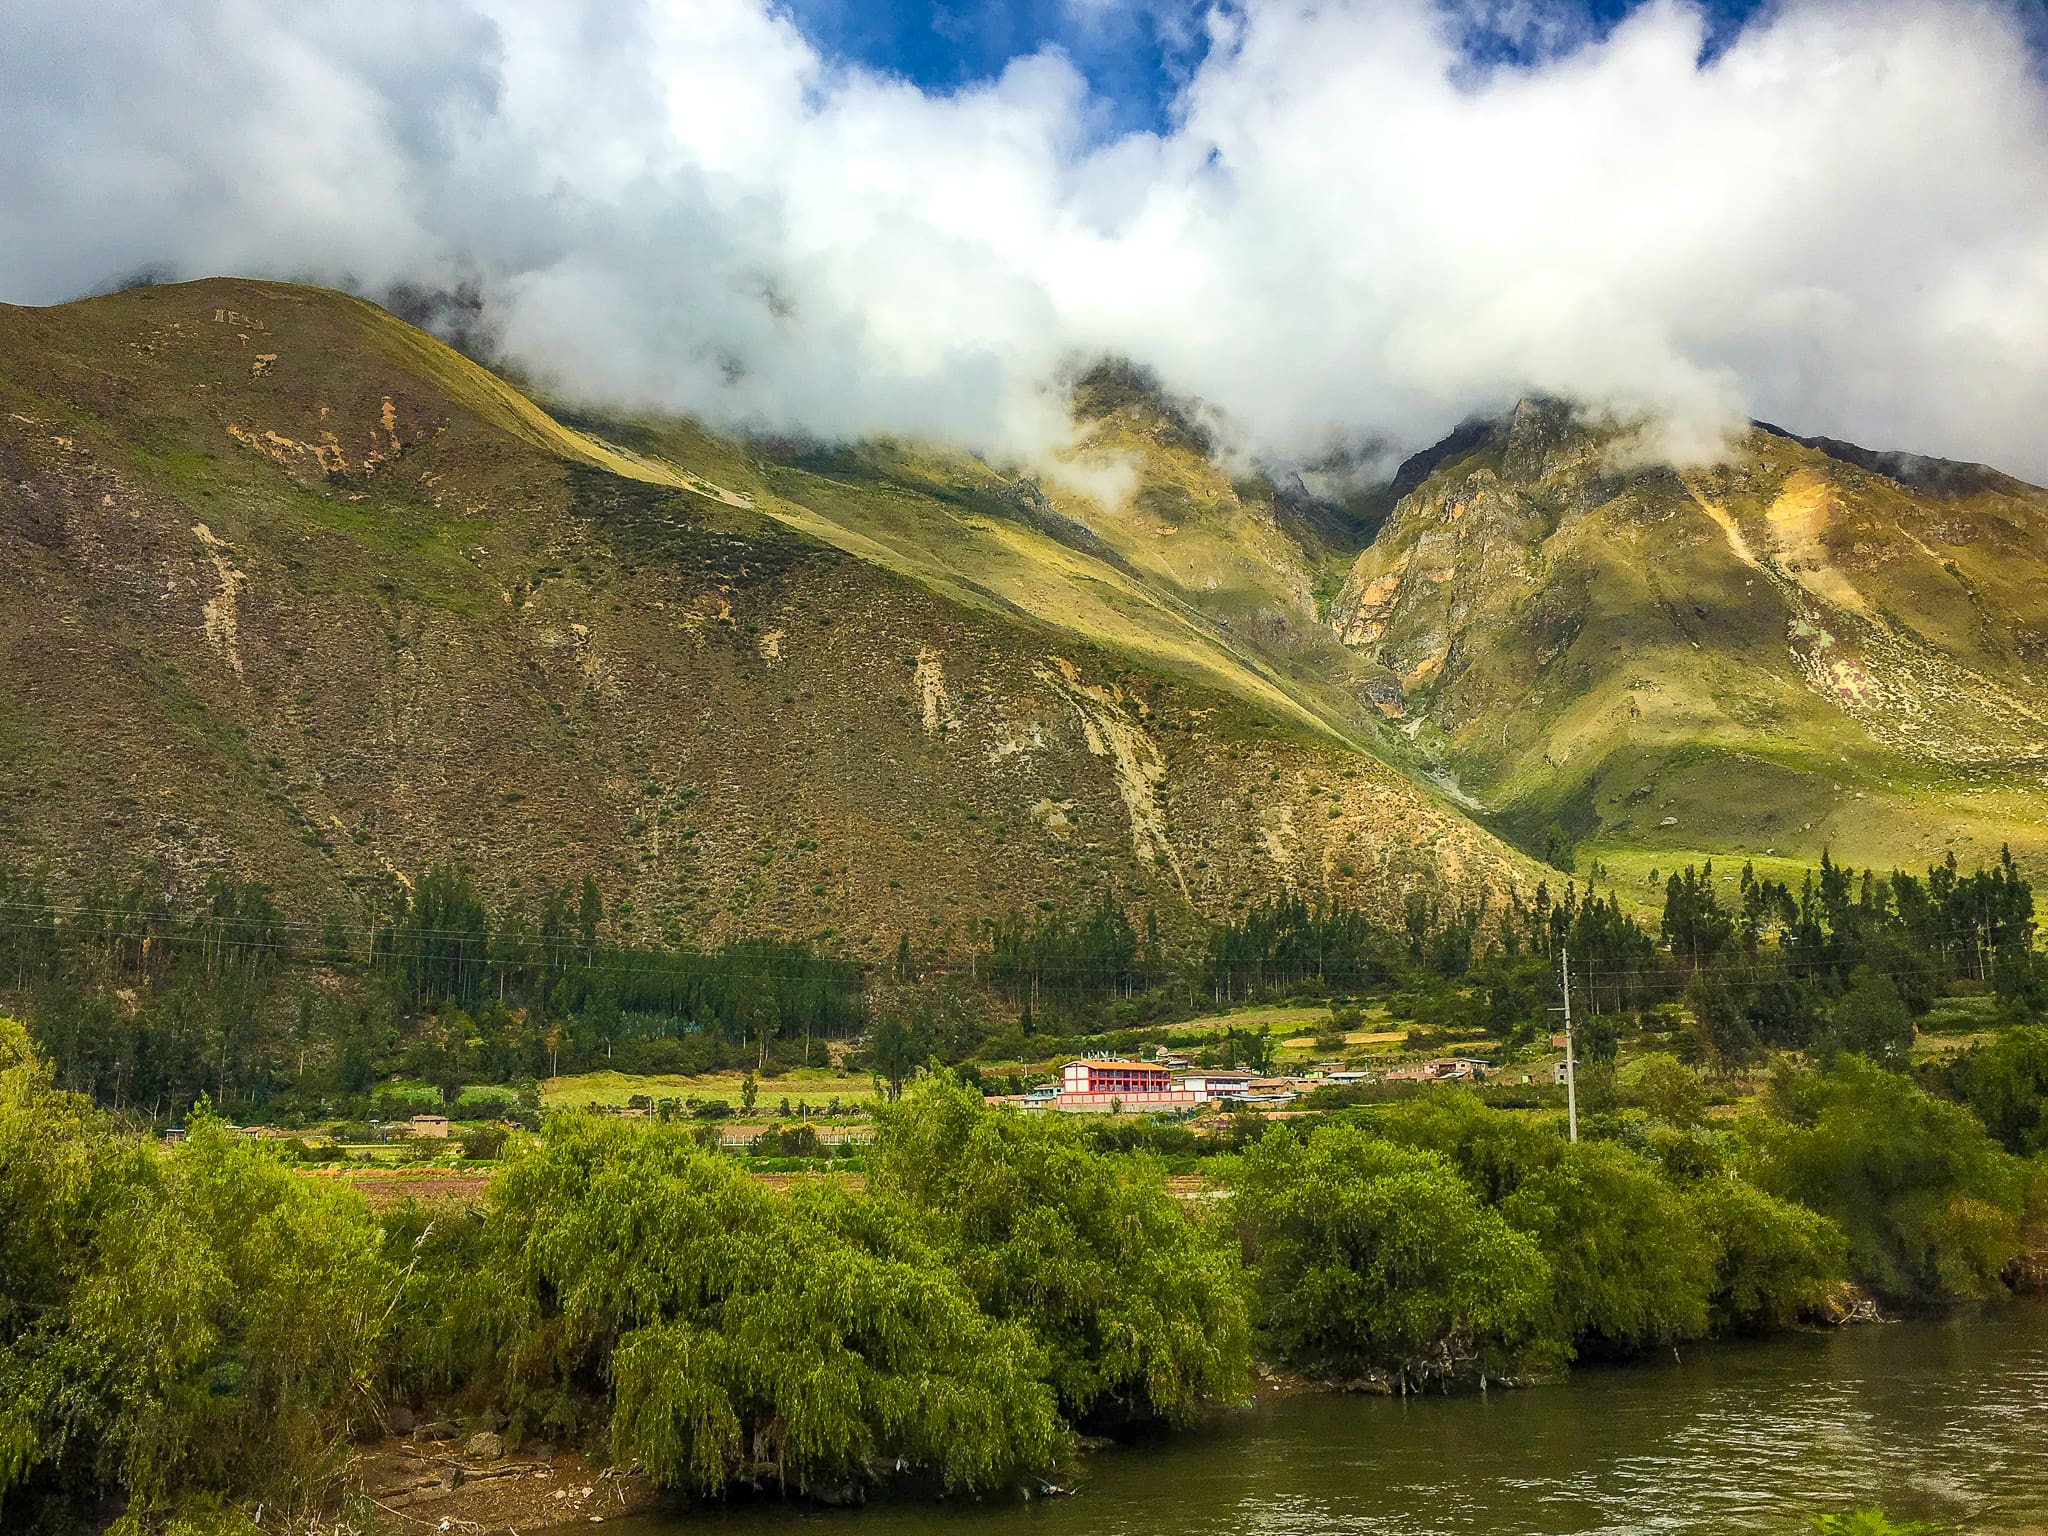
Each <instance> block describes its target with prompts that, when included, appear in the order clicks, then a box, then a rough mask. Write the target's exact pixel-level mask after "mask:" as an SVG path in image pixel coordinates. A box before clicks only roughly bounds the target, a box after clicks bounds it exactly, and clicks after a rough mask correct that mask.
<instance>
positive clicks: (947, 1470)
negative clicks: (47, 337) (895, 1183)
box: [440, 1115, 1068, 1492]
mask: <svg viewBox="0 0 2048 1536" xmlns="http://www.w3.org/2000/svg"><path fill="white" fill-rule="evenodd" d="M921 1227H922V1224H921V1223H920V1221H919V1220H918V1218H917V1217H916V1216H915V1214H914V1213H912V1212H910V1211H909V1210H907V1209H906V1208H904V1207H903V1206H902V1205H900V1204H898V1203H896V1202H893V1201H889V1200H886V1199H883V1198H879V1197H876V1196H873V1195H868V1194H854V1193H849V1192H847V1191H845V1190H843V1189H839V1188H836V1187H830V1186H826V1185H823V1184H817V1185H808V1186H803V1187H799V1188H798V1189H796V1190H794V1191H792V1192H791V1193H789V1194H788V1195H786V1196H784V1195H777V1194H774V1193H772V1192H770V1191H768V1190H766V1189H765V1188H763V1187H762V1186H761V1185H759V1184H758V1183H756V1182H755V1181H753V1180H751V1179H749V1178H747V1177H746V1176H745V1175H744V1174H743V1173H741V1172H740V1171H739V1170H737V1169H736V1168H735V1167H733V1165H732V1164H731V1163H730V1162H728V1161H726V1160H725V1159H722V1158H720V1157H718V1156H717V1155H716V1154H713V1153H709V1152H706V1151H705V1150H704V1149H702V1148H701V1147H699V1146H698V1145H697V1144H696V1142H695V1140H694V1139H693V1138H692V1137H691V1135H690V1133H689V1131H688V1130H687V1129H686V1128H683V1127H672V1126H666V1125H661V1124H644V1123H643V1124H630V1123H620V1122H616V1121H606V1120H601V1119H598V1118H596V1117H591V1116H573V1115H571V1116H556V1117H553V1118H551V1119H550V1120H549V1121H548V1125H547V1131H546V1134H545V1136H544V1138H543V1140H542V1141H541V1143H540V1144H539V1145H538V1146H537V1147H535V1148H533V1149H531V1150H530V1151H528V1152H526V1153H524V1154H522V1155H520V1156H518V1157H516V1158H515V1159H514V1160H513V1161H512V1162H510V1163H509V1164H508V1165H507V1166H506V1168H505V1169H504V1171H503V1172H502V1173H501V1174H500V1175H499V1177H498V1178H497V1179H496V1180H494V1181H493V1183H492V1185H491V1189H490V1193H489V1196H488V1200H487V1204H486V1208H485V1211H484V1214H483V1216H482V1218H481V1221H480V1223H479V1226H478V1229H477V1234H476V1236H475V1237H474V1239H473V1240H472V1241H470V1242H468V1243H466V1244H463V1245H460V1247H459V1249H458V1251H457V1260H458V1262H456V1263H453V1264H450V1265H449V1266H447V1269H446V1272H445V1273H444V1274H443V1276H442V1278H441V1280H440V1284H441V1287H442V1294H441V1297H440V1306H441V1308H442V1315H443V1317H444V1319H452V1320H454V1321H453V1322H452V1323H451V1324H450V1325H449V1326H450V1334H451V1337H452V1338H453V1340H454V1357H453V1358H451V1360H450V1361H449V1363H448V1367H447V1374H448V1375H449V1376H450V1377H451V1378H456V1379H460V1378H462V1377H465V1376H467V1377H470V1378H471V1379H472V1380H481V1381H483V1382H485V1383H486V1384H488V1385H491V1386H494V1387H495V1388H496V1390H497V1391H498V1393H499V1395H500V1396H501V1397H502V1398H503V1399H504V1401H505V1403H506V1406H507V1408H508V1410H509V1411H510V1412H511V1414H512V1417H513V1422H514V1427H515V1429H519V1430H525V1429H531V1428H534V1427H538V1426H541V1425H546V1426H549V1427H575V1421H576V1420H577V1419H578V1418H579V1416H580V1417H581V1418H584V1419H587V1420H591V1421H595V1420H597V1419H600V1418H602V1417H603V1416H604V1414H605V1413H606V1412H607V1411H609V1415H610V1430H611V1438H612V1445H613V1450H614V1453H615V1454H616V1455H618V1456H620V1457H626V1456H631V1457H635V1458H637V1459H638V1460H639V1461H640V1463H641V1465H642V1466H643V1467H645V1468H646V1470H647V1472H648V1473H649V1475H650V1476H651V1477H653V1478H654V1479H655V1481H656V1482H658V1483H660V1484H662V1485H664V1486H667V1487H671V1488H677V1489H683V1490H688V1491H693V1492H714V1491H716V1490H718V1489H720V1488H723V1487H725V1486H726V1485H727V1484H729V1483H732V1482H736V1481H737V1482H747V1483H755V1484H772V1485H776V1486H780V1487H784V1488H788V1489H791V1490H794V1491H805V1490H810V1491H816V1490H819V1489H823V1488H835V1487H841V1486H844V1485H846V1484H849V1483H851V1484H862V1483H867V1482H871V1481H875V1480H878V1479H879V1478H881V1477H883V1476H885V1475H892V1474H893V1473H894V1472H895V1471H896V1470H897V1469H901V1470H903V1471H906V1472H909V1473H913V1474H916V1475H919V1476H922V1477H925V1478H928V1479H930V1480H932V1481H935V1482H937V1483H939V1484H942V1485H944V1486H946V1487H949V1488H963V1489H979V1488H988V1487H992V1486H996V1485H999V1484H1001V1483H1003V1482H1005V1481H1007V1480H1009V1479H1012V1478H1014V1477H1016V1476H1018V1475H1019V1474H1021V1473H1027V1472H1031V1471H1035V1470H1042V1469H1046V1468H1049V1467H1050V1466H1051V1465H1052V1464H1053V1463H1055V1462H1056V1461H1057V1460H1058V1459H1059V1457H1060V1456H1061V1455H1062V1454H1064V1453H1065V1451H1066V1449H1067V1446H1068V1437H1067V1434H1066V1430H1065V1427H1064V1426H1063V1425H1062V1424H1061V1422H1060V1420H1059V1416H1058V1413H1057V1411H1056V1405H1055V1402H1054V1397H1053V1393H1052V1391H1051V1390H1050V1389H1049V1388H1048V1387H1047V1385H1046V1384H1045V1382H1044V1380H1043V1379H1042V1377H1043V1372H1044V1369H1045V1359H1044V1354H1043V1352H1042V1351H1041V1350H1040V1349H1038V1348H1037V1347H1036V1346H1035V1345H1034V1343H1033V1342H1032V1340H1031V1339H1030V1337H1029V1336H1028V1335H1027V1334H1026V1333H1025V1331H1024V1330H1023V1329H1022V1328H1020V1327H1018V1326H1017V1325H1015V1324H1012V1323H1005V1322H1001V1321H997V1320H995V1319H992V1318H990V1317H988V1316H986V1315H984V1314H983V1313H982V1311H981V1310H980V1309H979V1308H978V1307H977V1306H976V1304H975V1301H974V1298H973V1297H972V1296H971V1295H970V1294H969V1293H968V1292H967V1290H966V1289H965V1288H964V1287H963V1286H962V1285H961V1283H960V1281H959V1280H958V1278H957V1277H956V1276H955V1275H954V1274H953V1272H952V1270H951V1269H950V1268H949V1266H948V1265H947V1263H946V1262H945V1259H944V1257H943V1256H942V1255H941V1254H939V1253H938V1252H936V1251H935V1250H934V1249H933V1248H932V1246H931V1245H930V1243H929V1242H928V1241H927V1239H926V1237H925V1236H924V1233H923V1231H922V1229H921ZM464 1320H466V1322H465V1321H464ZM465 1328H466V1330H467V1336H466V1337H464V1332H465Z"/></svg>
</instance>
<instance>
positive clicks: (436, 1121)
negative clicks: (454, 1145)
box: [406, 1115, 448, 1141]
mask: <svg viewBox="0 0 2048 1536" xmlns="http://www.w3.org/2000/svg"><path fill="white" fill-rule="evenodd" d="M406 1131H407V1132H408V1134H410V1135H413V1136H418V1137H421V1138H423V1139H428V1140H434V1141H446V1140H447V1139H448V1117H447V1116H446V1115H414V1116H413V1117H412V1119H410V1120H408V1121H407V1122H406Z"/></svg>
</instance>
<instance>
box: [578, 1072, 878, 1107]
mask: <svg viewBox="0 0 2048 1536" xmlns="http://www.w3.org/2000/svg"><path fill="white" fill-rule="evenodd" d="M745 1079H746V1074H745V1073H743V1072H707V1073H705V1074H704V1075H702V1076H701V1077H683V1076H679V1075H676V1074H672V1073H671V1074H658V1075H651V1076H647V1077H636V1076H633V1075H632V1074H630V1073H626V1072H585V1073H581V1074H579V1075H577V1076H575V1077H551V1078H549V1079H547V1081H545V1082H543V1083H542V1084H541V1085H540V1100H541V1106H542V1108H544V1109H585V1108H589V1107H591V1106H601V1107H605V1108H610V1109H623V1108H625V1107H626V1103H627V1101H628V1100H629V1099H631V1098H633V1097H634V1096H635V1095H645V1096H646V1097H648V1098H651V1099H654V1100H656V1101H657V1102H658V1101H660V1100H662V1099H697V1100H699V1101H700V1102H701V1101H706V1100H709V1101H715V1102H721V1103H726V1104H731V1105H733V1106H734V1107H735V1108H737V1107H738V1105H739V1103H740V1099H741V1091H742V1089H741V1085H742V1084H743V1083H744V1081H745ZM755 1081H756V1083H757V1084H758V1086H759V1089H760V1095H759V1098H758V1099H757V1100H756V1112H757V1113H759V1112H763V1111H773V1110H774V1109H775V1108H776V1107H777V1106H778V1105H780V1104H781V1102H782V1101H783V1100H784V1099H788V1100H789V1102H790V1104H791V1106H792V1107H794V1106H795V1105H796V1104H798V1103H799V1102H801V1103H806V1104H809V1105H810V1106H811V1108H813V1109H823V1108H824V1107H825V1106H826V1105H827V1104H829V1103H830V1102H831V1101H832V1100H833V1099H837V1100H838V1101H839V1102H840V1105H841V1106H842V1107H855V1106H857V1107H860V1108H866V1107H867V1106H868V1105H870V1104H872V1103H873V1102H874V1100H875V1085H874V1079H872V1078H870V1077H868V1076H867V1075H866V1074H864V1073H863V1074H860V1075H855V1074H853V1073H851V1072H832V1071H828V1070H826V1069H825V1068H822V1067H806V1068H799V1069H798V1070H796V1071H793V1072H785V1073H783V1074H782V1075H781V1076H779V1077H760V1078H757V1079H756V1080H755Z"/></svg>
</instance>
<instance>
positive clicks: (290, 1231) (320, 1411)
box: [0, 1018, 399, 1529]
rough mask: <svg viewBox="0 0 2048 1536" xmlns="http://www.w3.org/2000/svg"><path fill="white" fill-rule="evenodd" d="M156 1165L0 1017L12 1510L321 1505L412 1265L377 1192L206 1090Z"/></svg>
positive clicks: (1, 1417) (1, 1240)
mask: <svg viewBox="0 0 2048 1536" xmlns="http://www.w3.org/2000/svg"><path fill="white" fill-rule="evenodd" d="M187 1123H188V1128H189V1132H190V1135H189V1139H188V1140H187V1141H186V1143H185V1144H184V1145H183V1146H181V1147H179V1148H178V1149H177V1150H175V1151H174V1152H172V1153H170V1154H168V1155H166V1156H162V1157H159V1156H157V1155H155V1154H154V1153H153V1152H151V1151H150V1150H148V1149H146V1148H144V1147H142V1146H140V1145H138V1144H137V1143H136V1142H135V1140H134V1139H133V1138H131V1137H127V1136H123V1135H120V1134H118V1133H117V1132H116V1131H115V1129H114V1127H113V1126H112V1125H110V1124H109V1123H108V1122H107V1121H106V1120H104V1119H103V1118H101V1116H100V1115H99V1114H98V1113H97V1112H96V1111H94V1110H93V1109H92V1108H91V1106H90V1105H89V1104H88V1103H87V1102H86V1101H84V1100H83V1099H81V1098H78V1097H75V1096H73V1095H71V1094H67V1093H61V1092H58V1091H57V1090H56V1089H55V1088H54V1087H53V1085H52V1082H51V1075H50V1070H49V1066H48V1064H47V1063H46V1062H44V1061H43V1060H42V1059H41V1058H40V1057H39V1056H38V1055H37V1054H36V1053H35V1051H34V1049H33V1048H32V1047H31V1046H30V1044H29V1042H28V1039H27V1036H26V1034H25V1033H24V1032H23V1031H22V1030H21V1028H20V1027H19V1026H18V1025H16V1024H15V1023H14V1022H13V1021H12V1020H10V1019H5V1018H0V1209H4V1210H5V1211H6V1213H7V1215H6V1219H5V1220H4V1221H0V1279H4V1282H5V1283H4V1284H0V1508H4V1510H5V1512H6V1515H7V1523H8V1527H9V1529H14V1528H16V1517H17V1515H18V1516H19V1517H20V1525H21V1526H22V1527H23V1528H27V1527H32V1526H34V1525H35V1524H36V1523H37V1521H36V1520H35V1518H34V1516H33V1512H34V1511H35V1510H36V1508H37V1507H38V1506H41V1507H44V1508H47V1509H50V1510H51V1511H52V1513H53V1514H54V1513H56V1512H57V1511H59V1510H61V1509H62V1507H64V1506H66V1505H69V1506H72V1507H73V1508H74V1509H79V1510H83V1509H87V1508H98V1507H103V1505H104V1504H105V1503H106V1502H107V1501H109V1500H110V1499H113V1498H118V1499H120V1500H123V1501H125V1502H127V1503H128V1504H129V1506H130V1508H131V1510H132V1511H134V1512H135V1513H137V1514H147V1513H151V1512H164V1511H171V1510H175V1509H176V1508H177V1507H178V1506H179V1505H180V1504H181V1503H183V1502H184V1501H186V1500H187V1499H192V1498H203V1497H208V1496H211V1497H217V1498H222V1497H224V1498H228V1499H248V1500H251V1501H256V1500H266V1501H269V1502H271V1503H272V1504H273V1506H275V1507H280V1508H285V1509H291V1508H304V1507H306V1506H307V1505H308V1504H309V1503H311V1502H312V1501H313V1500H314V1499H316V1498H317V1496H318V1495H319V1494H321V1493H322V1492H324V1480H325V1479H326V1478H327V1477H328V1476H329V1475H330V1474H331V1472H332V1470H333V1468H334V1466H335V1465H336V1461H335V1457H336V1454H337V1453H338V1452H339V1451H340V1450H341V1449H342V1448H343V1447H344V1446H345V1445H346V1443H347V1439H348V1437H349V1435H350V1433H351V1432H352V1431H353V1430H354V1429H356V1428H358V1427H360V1425H361V1423H362V1422H363V1419H364V1417H365V1415H366V1413H367V1411H368V1410H369V1409H370V1407H371V1406H372V1403H373V1393H372V1392H371V1391H370V1390H368V1389H369V1388H370V1387H371V1386H372V1384H373V1383H374V1381H375V1379H376V1375H377V1372H378V1370H379V1366H380V1355H381V1351H382V1348H383V1345H384V1340H385V1336H386V1333H387V1330H388V1327H389V1319H390V1316H391V1309H392V1305H393V1303H394V1301H395V1300H396V1298H397V1294H398V1285H399V1275H398V1273H397V1271H396V1269H395V1268H394V1266H392V1265H391V1264H390V1263H389V1262H388V1261H386V1260H385V1258H384V1257H383V1254H382V1247H381V1236H380V1234H379V1232H378V1230H377V1227H376V1224H375V1223H374V1222H372V1221H371V1220H370V1218H369V1216H368V1214H367V1213H366V1212H365V1210H364V1208H363V1205H362V1202H361V1201H360V1199H358V1198H356V1197H354V1196H353V1195H352V1194H350V1193H349V1192H348V1191H346V1190H343V1189H340V1188H337V1187H335V1186H332V1185H323V1184H316V1183H314V1182H313V1181H310V1180H305V1179H300V1178H298V1177H296V1176H294V1175H293V1174H292V1173H290V1172H289V1171H287V1170H286V1169H285V1168H284V1167H283V1166H282V1164H281V1163H280V1162H278V1161H277V1160H276V1159H275V1158H274V1157H272V1156H270V1155H269V1154H268V1153H267V1152H265V1151H263V1150H261V1149H260V1148H258V1147H257V1146H255V1145H254V1144H252V1143H249V1142H246V1141H244V1140H243V1139H242V1138H240V1137H238V1136H234V1135H232V1134H231V1133H230V1132H229V1131H228V1129H227V1127H226V1126H225V1125H224V1124H223V1123H222V1122H221V1121H220V1119H219V1118H218V1117H217V1116H216V1115H214V1114H213V1112H212V1111H211V1109H210V1108H208V1107H207V1106H206V1105H205V1104H203V1103H202V1104H201V1105H200V1106H199V1107H197V1108H196V1109H195V1110H194V1111H193V1112H192V1114H191V1116H190V1117H189V1120H188V1122H187Z"/></svg>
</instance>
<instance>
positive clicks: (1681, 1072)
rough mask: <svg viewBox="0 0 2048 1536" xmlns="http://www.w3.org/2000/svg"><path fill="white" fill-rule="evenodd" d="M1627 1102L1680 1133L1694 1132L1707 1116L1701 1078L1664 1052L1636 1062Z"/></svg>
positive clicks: (1704, 1091)
mask: <svg viewBox="0 0 2048 1536" xmlns="http://www.w3.org/2000/svg"><path fill="white" fill-rule="evenodd" d="M1627 1099H1628V1101H1629V1102H1630V1103H1632V1104H1634V1105H1636V1106H1638V1107H1639V1108H1641V1109H1644V1110H1647V1111H1648V1112H1649V1113H1650V1114H1651V1115H1653V1116H1655V1117H1656V1118H1657V1119H1659V1120H1661V1121H1663V1122H1664V1124H1666V1125H1669V1126H1673V1127H1675V1128H1676V1129H1678V1130H1690V1129H1692V1128H1693V1127H1694V1126H1696V1125H1698V1124H1700V1122H1701V1121H1703V1120H1704V1119H1705V1118H1706V1114H1707V1090H1706V1088H1705V1086H1704V1085H1703V1084H1702V1083H1701V1082H1700V1079H1699V1074H1698V1073H1697V1072H1695V1071H1693V1069H1692V1068H1691V1067H1688V1066H1687V1065H1686V1064H1685V1063H1684V1062H1682V1061H1680V1060H1679V1059H1678V1058H1677V1057H1675V1056H1671V1055H1667V1054H1665V1053H1663V1052H1653V1053H1652V1054H1650V1055H1647V1056H1644V1057H1641V1058H1640V1059H1638V1060H1637V1061H1636V1063H1635V1066H1634V1075H1633V1076H1632V1077H1631V1078H1630V1079H1629V1083H1628V1089H1627Z"/></svg>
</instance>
